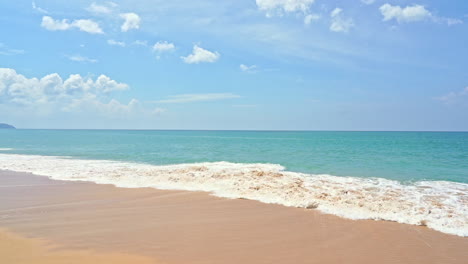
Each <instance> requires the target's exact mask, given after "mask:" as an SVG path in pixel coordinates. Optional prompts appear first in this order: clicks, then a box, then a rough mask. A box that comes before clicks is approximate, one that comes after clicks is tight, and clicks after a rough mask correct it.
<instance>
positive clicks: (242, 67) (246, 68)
mask: <svg viewBox="0 0 468 264" xmlns="http://www.w3.org/2000/svg"><path fill="white" fill-rule="evenodd" d="M239 69H240V70H241V71H243V72H250V73H252V72H255V70H256V69H257V65H250V66H247V65H245V64H241V65H239Z"/></svg>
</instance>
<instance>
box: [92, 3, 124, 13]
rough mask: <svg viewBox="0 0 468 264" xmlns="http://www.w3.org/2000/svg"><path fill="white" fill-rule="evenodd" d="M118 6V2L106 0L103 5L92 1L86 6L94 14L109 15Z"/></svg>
mask: <svg viewBox="0 0 468 264" xmlns="http://www.w3.org/2000/svg"><path fill="white" fill-rule="evenodd" d="M116 6H117V4H115V3H113V2H106V3H105V4H103V5H99V4H96V3H95V2H93V3H91V5H89V7H87V8H86V10H87V11H89V12H91V13H94V14H105V15H108V14H110V13H112V12H113V9H114V8H115V7H116Z"/></svg>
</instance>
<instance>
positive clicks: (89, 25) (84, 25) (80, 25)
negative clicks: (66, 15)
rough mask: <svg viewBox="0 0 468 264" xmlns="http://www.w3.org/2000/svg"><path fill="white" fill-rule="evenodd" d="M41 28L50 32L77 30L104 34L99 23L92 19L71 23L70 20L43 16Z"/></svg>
mask: <svg viewBox="0 0 468 264" xmlns="http://www.w3.org/2000/svg"><path fill="white" fill-rule="evenodd" d="M41 26H42V27H43V28H45V29H47V30H50V31H60V30H70V29H73V28H77V29H79V30H80V31H84V32H87V33H90V34H103V33H104V32H103V31H102V29H101V27H100V26H99V24H98V23H96V22H94V21H92V20H90V19H78V20H74V21H72V22H70V21H69V20H68V19H62V20H55V19H53V18H52V17H50V16H43V17H42V23H41Z"/></svg>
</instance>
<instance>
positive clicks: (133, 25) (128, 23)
mask: <svg viewBox="0 0 468 264" xmlns="http://www.w3.org/2000/svg"><path fill="white" fill-rule="evenodd" d="M120 17H121V18H123V19H124V20H125V21H124V23H123V24H122V26H121V27H120V29H121V30H122V32H127V31H129V30H132V29H139V28H140V22H141V18H140V16H138V15H137V14H135V13H124V14H120Z"/></svg>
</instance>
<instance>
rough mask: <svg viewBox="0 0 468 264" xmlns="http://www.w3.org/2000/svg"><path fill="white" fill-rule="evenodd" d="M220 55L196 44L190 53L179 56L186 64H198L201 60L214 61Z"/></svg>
mask: <svg viewBox="0 0 468 264" xmlns="http://www.w3.org/2000/svg"><path fill="white" fill-rule="evenodd" d="M220 56H221V55H220V54H219V53H218V52H211V51H209V50H206V49H203V48H201V47H199V46H198V45H194V46H193V52H192V54H189V55H188V56H187V57H181V58H182V60H183V61H184V62H185V63H188V64H193V63H195V64H198V63H201V62H210V63H212V62H216V61H217V60H218V59H219V57H220Z"/></svg>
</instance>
